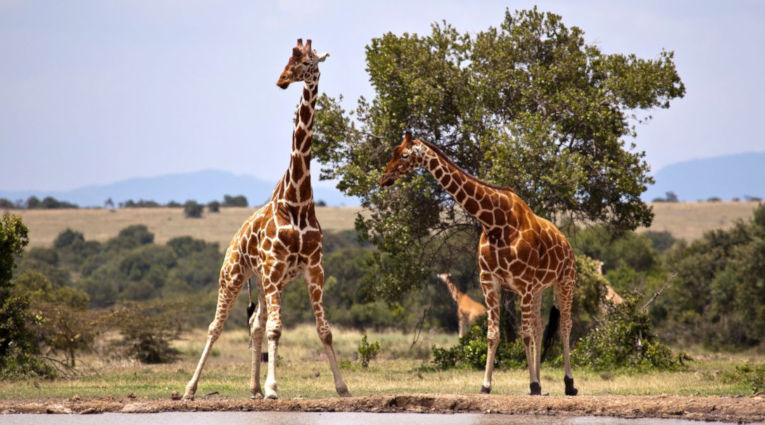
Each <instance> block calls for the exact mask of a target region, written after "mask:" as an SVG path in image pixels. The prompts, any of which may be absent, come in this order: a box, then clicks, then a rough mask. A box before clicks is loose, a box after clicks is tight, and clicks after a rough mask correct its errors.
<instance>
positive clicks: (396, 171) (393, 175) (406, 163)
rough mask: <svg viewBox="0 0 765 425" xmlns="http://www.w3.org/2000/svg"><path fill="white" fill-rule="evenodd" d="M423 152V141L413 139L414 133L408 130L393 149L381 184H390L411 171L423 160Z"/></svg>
mask: <svg viewBox="0 0 765 425" xmlns="http://www.w3.org/2000/svg"><path fill="white" fill-rule="evenodd" d="M422 153H423V149H422V142H421V141H420V140H417V139H412V133H410V132H408V131H407V132H406V134H405V135H404V141H402V142H401V144H400V145H398V146H396V147H395V148H394V149H393V158H391V160H390V162H389V163H388V166H387V167H385V172H384V173H383V176H382V178H381V179H380V186H390V185H392V184H393V183H394V182H395V181H396V179H398V178H399V177H401V176H403V175H405V174H409V173H411V172H412V170H414V169H415V168H417V167H418V166H419V165H420V163H421V162H422V161H421V159H422Z"/></svg>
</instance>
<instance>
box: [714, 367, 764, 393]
mask: <svg viewBox="0 0 765 425" xmlns="http://www.w3.org/2000/svg"><path fill="white" fill-rule="evenodd" d="M722 381H723V382H726V383H736V384H739V385H742V386H746V387H749V389H751V390H752V394H757V393H761V392H762V391H765V363H760V364H745V365H741V366H736V367H735V369H733V370H730V371H726V372H724V373H723V374H722Z"/></svg>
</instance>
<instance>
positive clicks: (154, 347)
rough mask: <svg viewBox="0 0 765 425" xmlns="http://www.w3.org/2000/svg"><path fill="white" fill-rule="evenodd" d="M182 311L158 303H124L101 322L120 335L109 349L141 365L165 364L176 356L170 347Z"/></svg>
mask: <svg viewBox="0 0 765 425" xmlns="http://www.w3.org/2000/svg"><path fill="white" fill-rule="evenodd" d="M182 308H184V306H183V305H180V304H173V303H162V302H152V303H144V304H138V303H125V304H124V305H122V306H120V307H118V308H116V309H114V310H113V311H112V312H111V313H110V314H108V315H107V316H105V317H103V318H102V319H101V322H102V323H103V324H104V325H106V326H108V327H110V328H114V329H116V330H118V331H119V333H120V335H122V340H120V341H116V342H114V343H113V344H112V345H113V347H114V348H115V349H116V350H120V351H122V353H123V354H124V355H126V356H128V357H131V358H134V359H136V360H138V361H140V362H142V363H169V362H172V361H174V360H175V359H176V358H177V357H178V355H179V354H180V352H179V351H178V350H176V349H175V348H173V347H171V346H170V343H171V342H172V340H174V339H176V338H177V337H178V336H179V335H180V332H181V319H180V316H181V315H180V314H179V313H180V311H181V309H182Z"/></svg>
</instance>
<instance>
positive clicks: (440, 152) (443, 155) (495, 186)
mask: <svg viewBox="0 0 765 425" xmlns="http://www.w3.org/2000/svg"><path fill="white" fill-rule="evenodd" d="M417 140H418V141H419V142H421V143H422V144H423V145H425V146H427V147H429V148H430V149H432V150H433V151H434V152H435V153H436V154H437V155H438V156H440V157H441V158H443V159H444V160H445V161H446V162H447V163H449V165H451V166H452V167H454V168H456V169H457V170H459V171H460V172H461V173H462V174H464V175H465V177H467V178H468V179H470V180H472V181H474V182H476V183H478V184H480V185H481V186H486V187H490V188H492V189H497V190H506V191H509V192H513V193H515V191H514V190H513V189H512V188H510V187H508V186H502V185H498V184H494V183H488V182H485V181H483V180H481V179H479V178H478V177H476V176H474V175H472V174H470V173H469V172H467V171H466V170H465V169H464V168H462V167H460V166H459V165H457V163H456V162H454V160H453V159H451V158H450V157H449V155H447V154H446V153H444V151H443V150H441V148H439V147H438V146H436V145H435V144H433V143H431V142H428V141H427V140H422V139H417Z"/></svg>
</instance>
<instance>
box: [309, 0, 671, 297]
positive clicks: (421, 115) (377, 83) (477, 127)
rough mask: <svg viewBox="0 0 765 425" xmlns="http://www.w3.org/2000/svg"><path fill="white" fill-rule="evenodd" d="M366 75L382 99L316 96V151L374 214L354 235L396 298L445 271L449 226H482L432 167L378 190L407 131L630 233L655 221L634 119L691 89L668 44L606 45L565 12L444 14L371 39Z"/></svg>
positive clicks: (532, 200) (491, 176)
mask: <svg viewBox="0 0 765 425" xmlns="http://www.w3.org/2000/svg"><path fill="white" fill-rule="evenodd" d="M367 70H368V72H369V76H370V80H371V82H372V85H373V87H374V89H375V96H374V98H373V99H371V100H367V99H364V98H361V99H359V101H358V107H357V108H356V110H355V111H354V112H351V113H348V112H346V111H345V110H344V109H343V108H342V107H341V106H340V102H339V101H337V100H335V99H332V98H329V97H327V96H321V97H320V98H319V100H318V109H317V116H316V121H317V125H316V129H317V130H316V134H315V136H314V153H315V155H316V157H317V158H318V159H319V161H320V162H321V163H322V164H323V167H322V170H321V177H322V178H324V179H337V180H338V182H339V183H338V188H339V189H340V190H342V191H344V192H345V193H346V194H348V195H354V196H358V197H360V198H361V201H362V205H364V206H365V207H369V208H370V210H371V213H370V214H369V215H368V216H365V217H359V218H358V220H357V230H358V231H359V232H360V233H361V234H362V236H363V238H364V241H368V242H370V243H372V244H374V245H375V246H376V247H377V248H378V249H379V252H378V253H376V254H375V257H374V263H373V265H374V266H375V271H374V273H373V275H374V276H375V280H374V282H375V286H374V290H375V291H377V292H378V293H379V294H381V295H383V296H385V298H386V299H388V300H398V299H400V297H401V295H402V294H403V293H405V292H407V291H408V290H409V289H410V287H411V282H422V281H424V280H426V279H429V278H430V277H431V276H433V275H435V274H436V273H438V272H442V271H443V270H435V269H434V266H436V264H437V261H436V258H437V255H436V253H437V252H438V251H439V250H438V249H435V248H437V246H436V245H438V244H439V243H441V242H443V238H441V235H442V234H443V233H444V232H446V231H448V230H455V231H462V232H466V233H468V234H470V233H471V232H472V233H473V234H475V232H476V227H477V226H476V224H475V223H474V222H473V221H472V220H471V219H470V218H469V217H466V216H465V214H463V213H462V210H461V209H460V207H459V206H457V205H456V204H455V203H454V201H453V200H452V199H451V198H450V196H449V195H448V194H447V193H446V192H445V191H444V190H443V188H441V186H440V185H439V184H438V183H437V182H436V181H435V180H434V179H433V178H431V177H430V176H429V175H428V176H425V175H423V173H422V172H418V173H414V174H413V175H412V176H410V177H408V178H406V179H402V180H400V181H399V182H397V184H396V185H395V186H394V187H393V188H391V189H381V188H380V187H379V180H380V175H381V172H382V170H383V169H384V166H385V164H386V163H387V161H388V160H389V158H390V151H391V147H392V145H394V144H398V143H399V142H400V140H401V137H402V134H403V132H404V130H412V131H413V132H414V134H415V136H416V137H419V138H423V139H427V140H429V141H431V142H433V143H435V144H437V145H439V146H440V147H441V148H442V149H443V150H444V151H445V152H446V153H447V154H448V155H449V156H450V157H451V158H453V159H454V161H455V162H456V163H457V164H459V165H460V166H461V167H463V168H464V169H465V170H467V171H468V172H470V173H472V174H474V175H476V176H478V177H479V178H481V179H482V180H485V181H488V182H492V183H497V184H502V185H506V186H510V187H512V188H513V189H514V190H515V191H516V192H517V193H518V194H519V195H520V196H521V198H523V199H524V200H525V201H526V202H527V203H528V204H529V205H530V206H531V207H532V209H533V210H534V211H535V212H537V213H538V214H539V215H541V216H544V217H550V218H556V217H561V216H563V215H572V216H574V217H577V218H586V219H589V220H594V221H599V222H604V223H607V224H608V225H609V226H610V227H611V228H616V229H622V230H623V229H634V228H635V227H637V226H640V225H648V224H649V223H650V222H651V219H652V216H653V214H652V212H651V210H650V208H649V207H648V206H647V205H645V204H644V203H643V202H642V201H641V200H640V194H641V193H642V192H643V191H645V188H646V185H647V184H650V183H651V182H652V179H651V178H650V177H649V176H648V175H647V172H648V165H647V164H646V162H645V161H644V159H643V158H644V153H643V152H634V151H633V149H634V145H629V146H627V145H626V144H625V141H624V139H625V138H628V137H632V136H634V135H635V134H636V131H635V128H634V121H632V120H631V119H630V117H631V116H632V114H634V113H636V112H640V111H641V110H647V109H650V108H655V107H660V108H666V107H668V106H669V102H670V101H671V100H672V99H675V98H678V97H682V96H683V95H684V93H685V88H684V86H683V84H682V82H681V81H680V78H679V76H678V75H677V72H676V69H675V65H674V63H673V54H672V53H671V52H666V51H662V52H660V53H659V55H658V58H657V59H653V60H645V59H640V58H637V57H636V56H635V55H621V54H604V53H602V52H601V51H600V50H599V49H598V48H597V47H596V46H594V45H588V44H586V43H585V41H584V34H583V32H582V31H581V30H580V29H579V28H577V27H567V26H566V25H564V24H563V22H562V19H561V17H560V16H557V15H554V14H551V13H542V12H539V11H537V10H536V9H532V10H523V11H517V12H515V13H509V12H508V13H506V14H505V17H504V21H503V22H502V23H501V24H500V26H499V27H497V28H494V27H491V28H488V29H487V30H484V31H479V32H476V33H473V34H468V33H465V34H460V33H459V32H458V31H457V30H456V29H454V28H453V27H451V26H450V25H448V24H446V23H443V24H440V25H439V24H435V25H433V26H432V30H431V33H430V34H427V35H424V36H420V35H416V34H408V33H405V34H403V35H400V36H399V35H394V34H392V33H388V34H384V35H383V36H381V37H379V38H374V39H372V40H371V42H370V43H369V45H367ZM641 122H642V121H641ZM473 248H474V247H473Z"/></svg>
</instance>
